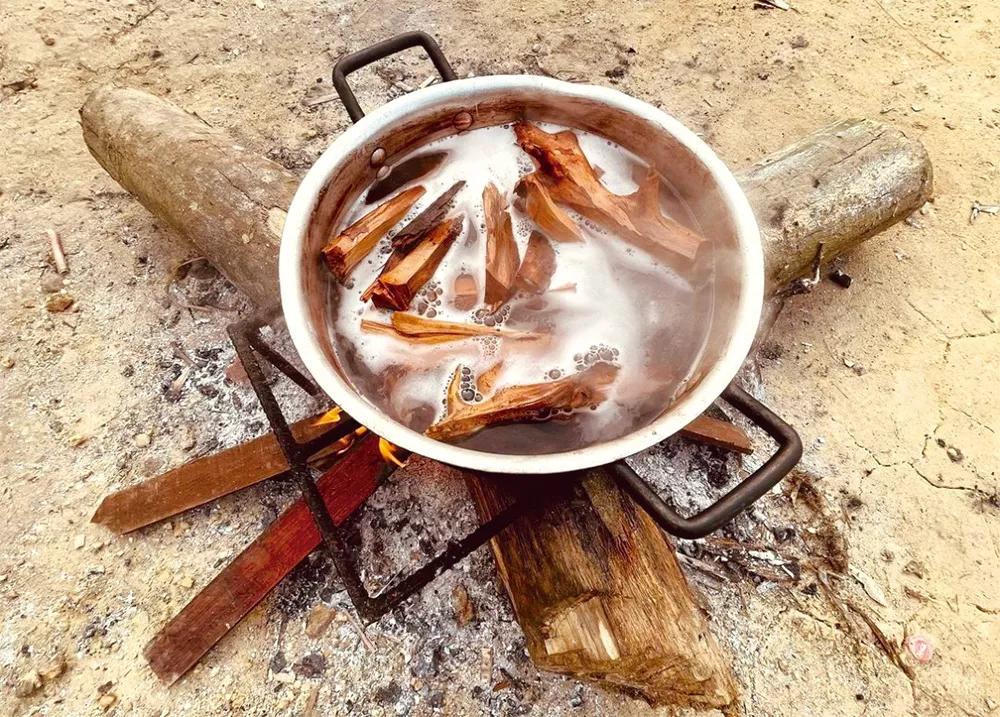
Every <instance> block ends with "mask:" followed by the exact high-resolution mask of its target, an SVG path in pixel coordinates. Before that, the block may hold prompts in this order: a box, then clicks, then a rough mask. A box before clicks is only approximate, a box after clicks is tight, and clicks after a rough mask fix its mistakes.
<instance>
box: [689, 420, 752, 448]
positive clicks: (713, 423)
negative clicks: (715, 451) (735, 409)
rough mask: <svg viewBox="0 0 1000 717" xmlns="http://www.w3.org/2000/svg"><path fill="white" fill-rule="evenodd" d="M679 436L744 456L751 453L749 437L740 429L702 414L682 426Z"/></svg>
mask: <svg viewBox="0 0 1000 717" xmlns="http://www.w3.org/2000/svg"><path fill="white" fill-rule="evenodd" d="M681 435H682V436H684V437H685V438H690V439H691V440H693V441H697V442H698V443H707V444H709V445H712V446H718V447H719V448H725V449H726V450H730V451H739V452H740V453H745V454H746V455H750V454H751V453H753V444H751V443H750V437H749V436H747V434H746V433H745V432H744V431H743V429H742V428H740V427H739V426H737V425H735V424H733V423H728V422H727V421H720V420H719V419H718V418H712V417H711V416H706V415H704V414H703V415H701V416H698V417H697V418H696V419H694V420H693V421H691V423H689V424H687V425H686V426H684V428H682V429H681Z"/></svg>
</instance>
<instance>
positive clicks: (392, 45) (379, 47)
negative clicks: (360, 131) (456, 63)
mask: <svg viewBox="0 0 1000 717" xmlns="http://www.w3.org/2000/svg"><path fill="white" fill-rule="evenodd" d="M411 47H422V48H424V52H426V53H427V56H428V57H430V58H431V62H433V63H434V67H435V68H437V71H438V74H440V75H441V80H442V82H450V81H451V80H454V79H456V75H455V71H454V70H453V69H451V65H450V64H449V63H448V60H447V59H446V58H445V56H444V53H443V52H441V47H440V46H439V45H438V44H437V42H435V41H434V38H433V37H431V36H430V35H428V34H427V33H426V32H404V33H402V34H401V35H396V36H395V37H390V38H389V39H388V40H383V41H382V42H377V43H375V44H374V45H372V46H371V47H366V48H365V49H363V50H358V51H357V52H352V53H351V54H350V55H344V56H343V57H341V58H340V59H339V60H338V61H337V64H336V65H334V66H333V86H334V88H335V89H336V90H337V94H338V95H340V101H341V102H343V103H344V109H346V110H347V114H348V115H349V116H350V118H351V121H352V122H357V121H358V120H360V119H361V118H362V117H364V116H365V113H364V112H363V111H362V110H361V105H360V104H358V98H357V97H355V96H354V92H353V91H352V90H351V87H350V85H348V84H347V76H348V75H349V74H351V73H352V72H354V71H355V70H360V69H361V68H362V67H364V66H366V65H370V64H372V63H373V62H375V61H377V60H381V59H384V58H386V57H388V56H389V55H395V54H396V53H397V52H402V51H403V50H408V49H409V48H411Z"/></svg>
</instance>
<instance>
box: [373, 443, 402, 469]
mask: <svg viewBox="0 0 1000 717" xmlns="http://www.w3.org/2000/svg"><path fill="white" fill-rule="evenodd" d="M398 450H399V448H397V447H396V446H394V445H393V444H391V443H389V441H387V440H385V439H384V438H379V439H378V452H379V453H381V454H382V459H383V460H384V461H385V462H386V463H395V464H396V465H397V466H399V467H400V468H402V467H404V466H405V465H406V461H401V460H399V458H397V457H396V451H398Z"/></svg>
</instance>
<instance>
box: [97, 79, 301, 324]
mask: <svg viewBox="0 0 1000 717" xmlns="http://www.w3.org/2000/svg"><path fill="white" fill-rule="evenodd" d="M80 122H81V125H82V126H83V139H84V141H85V142H86V143H87V147H88V148H89V149H90V153H91V154H92V155H94V158H95V159H96V160H97V161H98V163H99V164H100V165H101V166H102V167H104V169H106V170H107V172H108V174H110V175H111V176H112V177H113V178H114V179H115V181H117V182H118V183H119V184H120V185H122V186H123V187H125V189H127V190H128V191H129V192H131V193H132V194H134V195H135V197H136V198H137V199H138V200H139V201H140V202H142V204H143V206H144V207H146V209H148V210H149V211H150V212H151V213H152V214H153V215H154V216H156V217H157V218H158V219H161V220H163V221H165V222H166V223H167V224H169V225H170V226H171V227H172V228H173V229H174V230H175V231H177V233H179V234H180V235H181V236H183V237H184V238H185V239H187V240H188V241H189V242H191V244H193V245H194V246H195V247H197V248H198V250H199V251H200V252H201V254H202V256H204V257H206V258H208V259H209V260H210V261H211V262H212V263H213V264H215V266H216V268H218V269H219V271H221V272H222V273H223V274H224V275H225V276H226V278H227V279H229V280H230V281H231V282H233V284H235V285H236V286H238V287H239V288H240V289H241V290H242V291H243V293H245V294H246V295H247V296H248V297H249V298H250V300H251V301H253V302H254V303H255V304H257V305H258V306H266V305H268V304H273V303H274V302H275V300H276V298H275V297H277V296H278V244H279V243H280V241H281V230H282V227H283V226H284V223H285V212H286V210H287V209H288V205H289V204H290V203H291V201H292V196H293V195H294V194H295V189H296V188H297V187H298V185H299V178H298V177H296V176H295V175H294V174H292V173H291V172H289V171H288V170H286V169H285V168H284V167H282V166H281V165H279V164H276V163H274V162H272V161H270V160H268V159H265V158H264V157H261V156H259V155H257V154H255V153H254V152H249V151H247V149H246V148H244V147H241V146H240V145H239V144H238V143H237V142H236V141H234V140H233V139H232V138H231V137H230V136H229V135H227V134H226V133H224V132H220V131H219V130H217V129H213V128H212V127H210V126H208V125H207V124H205V122H203V121H202V120H200V119H198V118H196V117H194V116H192V115H189V114H188V113H187V112H184V111H183V110H182V109H180V108H179V107H177V105H175V104H172V103H170V102H167V101H166V100H163V99H160V98H159V97H155V96H154V95H151V94H149V93H148V92H142V91H141V90H134V89H122V88H117V87H113V86H111V85H107V86H104V87H101V88H99V89H97V90H95V91H94V92H93V93H92V94H91V95H90V96H89V97H88V98H87V101H86V103H85V104H84V106H83V108H82V109H81V110H80Z"/></svg>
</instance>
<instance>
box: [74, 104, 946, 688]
mask: <svg viewBox="0 0 1000 717" xmlns="http://www.w3.org/2000/svg"><path fill="white" fill-rule="evenodd" d="M81 120H82V125H83V133H84V139H85V140H86V142H87V146H88V147H89V149H90V151H91V153H92V154H93V155H94V157H95V158H96V159H97V161H98V162H99V163H100V164H101V166H103V167H104V168H105V169H106V170H107V171H108V172H109V173H110V174H111V176H112V177H114V178H115V179H116V180H117V181H118V182H119V183H120V184H121V185H122V186H123V187H125V188H126V189H127V190H128V191H130V192H131V193H132V194H134V195H135V196H136V197H137V198H138V199H139V200H140V201H141V202H142V203H143V204H144V205H145V206H146V207H147V208H148V209H149V210H150V211H151V212H153V214H154V215H156V216H157V217H159V218H160V219H162V220H164V221H165V222H167V223H168V224H169V225H170V226H172V227H173V228H174V229H176V230H177V231H178V233H179V234H180V235H181V236H183V237H185V238H187V239H188V240H189V241H191V242H192V243H194V244H195V245H196V246H197V247H198V248H199V250H200V252H201V254H202V255H203V256H206V257H207V258H209V260H210V261H212V262H213V263H214V264H215V265H216V266H218V267H219V268H220V269H221V270H222V271H223V272H224V273H225V274H226V276H228V277H229V278H230V279H231V280H232V281H233V282H234V283H235V284H236V285H237V286H239V287H241V288H242V289H243V290H244V291H245V292H246V293H247V295H248V296H249V297H250V298H251V299H252V300H254V301H255V302H257V303H259V304H263V305H269V304H272V303H273V302H275V301H276V300H277V297H278V290H277V286H278V282H277V248H278V238H279V234H280V232H279V231H278V228H279V227H280V223H281V218H282V217H283V211H284V209H285V207H287V206H288V203H289V202H290V200H291V197H292V194H293V193H294V190H295V187H296V185H297V182H298V178H297V177H296V176H295V175H293V174H292V173H291V172H288V171H286V170H284V169H282V168H281V167H280V166H278V165H277V164H274V163H273V162H269V161H267V160H265V159H261V158H259V157H258V156H256V155H254V153H253V152H251V151H248V150H246V149H244V148H242V147H240V146H238V145H237V144H236V142H235V141H233V140H232V139H230V138H229V137H228V136H227V135H226V134H225V133H223V132H221V131H219V130H216V129H212V128H209V127H207V126H206V125H205V124H204V123H202V122H201V121H200V120H198V119H197V118H195V117H192V116H190V115H187V114H186V113H184V112H183V111H182V110H180V109H179V108H177V107H176V106H175V105H172V104H171V103H169V102H166V101H164V100H162V99H159V98H156V97H154V96H152V95H149V94H148V93H145V92H141V91H138V90H133V89H116V88H113V87H103V88H100V89H98V90H96V91H95V92H94V93H93V94H91V96H90V97H89V98H88V100H87V102H86V104H85V105H84V107H83V109H82V111H81ZM740 179H741V181H742V183H743V186H744V188H745V189H746V191H747V193H748V195H749V196H750V197H751V201H752V202H753V205H754V207H755V209H756V211H757V213H758V217H759V218H760V222H761V226H762V228H763V239H764V246H765V254H766V256H767V272H768V277H769V279H770V286H771V288H772V291H773V290H777V289H780V288H781V287H782V286H783V285H785V284H787V283H788V282H790V281H792V280H794V279H796V278H798V277H800V276H803V275H804V274H805V273H806V272H808V270H809V267H810V265H811V264H810V262H811V260H812V257H814V256H815V255H816V250H817V246H818V244H819V242H824V243H825V245H826V247H827V248H826V252H825V258H826V259H827V260H831V259H833V258H834V256H836V255H838V254H842V253H844V252H847V251H849V250H850V249H852V248H853V247H855V246H857V245H858V244H859V243H860V242H862V241H863V240H864V239H866V238H868V237H869V236H871V235H872V234H873V233H875V232H877V231H880V230H881V229H884V228H886V227H887V226H889V225H891V224H893V223H895V222H898V221H900V220H902V219H903V218H904V217H906V216H907V215H909V214H910V213H911V212H912V211H914V210H915V209H917V208H918V207H920V206H921V205H922V204H923V202H924V201H926V199H927V198H928V196H929V195H930V190H931V181H930V180H931V169H930V161H929V159H928V157H927V153H926V151H925V150H924V148H923V147H922V146H921V145H920V143H919V142H917V141H916V140H912V139H909V138H907V137H905V136H904V135H903V134H902V133H901V132H899V131H898V130H894V129H892V128H889V127H887V126H885V125H882V124H879V123H877V122H873V121H869V120H862V121H848V122H844V123H841V124H840V125H835V126H833V127H830V128H826V129H823V130H820V131H818V132H817V133H815V134H813V135H811V136H810V137H807V138H805V139H803V140H802V141H800V142H798V143H796V144H795V145H793V147H791V148H789V149H788V150H785V151H782V152H779V153H777V154H776V155H773V156H771V157H769V158H767V159H765V160H763V161H762V162H761V163H758V164H757V165H755V166H754V167H752V168H750V169H749V170H748V171H746V172H744V173H742V174H741V175H740ZM817 179H818V180H819V184H818V186H817V185H816V180H817ZM779 208H780V211H777V209H779ZM269 219H270V221H269ZM244 236H245V237H248V238H249V242H245V241H244V239H243V237H244ZM470 485H471V487H472V492H473V495H474V498H475V502H476V505H477V508H478V509H479V512H480V514H481V515H482V516H483V518H484V519H485V518H488V517H489V516H491V515H494V514H495V513H496V511H497V510H498V509H499V507H500V506H502V505H504V504H506V503H507V501H508V500H509V495H510V493H511V492H512V490H513V486H516V485H517V484H516V483H510V482H498V481H491V482H489V483H487V482H486V481H484V480H481V479H470ZM493 551H494V555H495V556H496V557H497V561H498V566H499V568H500V573H501V578H502V580H503V582H504V585H505V587H506V588H507V591H508V593H509V595H510V598H511V602H512V604H513V606H514V611H515V613H516V615H517V618H518V621H519V622H520V624H521V627H522V629H523V630H524V633H525V636H526V638H527V644H528V650H529V652H530V653H531V656H532V658H533V659H534V661H535V663H536V664H537V665H538V666H540V667H542V668H544V669H549V670H554V671H557V672H561V673H564V674H568V675H571V676H574V677H581V678H582V677H586V678H588V679H592V680H595V681H597V682H599V683H601V684H605V685H611V686H625V687H627V688H628V689H629V690H630V691H632V692H633V693H635V694H640V695H642V696H643V697H645V698H646V699H648V700H649V701H650V702H653V703H656V704H667V703H670V704H675V705H698V706H708V707H723V706H726V705H730V704H732V703H733V702H734V701H735V700H736V699H737V690H736V686H735V680H734V678H733V675H732V672H731V670H730V668H729V666H728V660H727V659H726V658H725V657H724V656H723V654H722V652H721V651H720V649H719V647H718V645H717V644H716V642H715V640H714V638H713V637H712V635H711V633H710V632H709V630H708V628H707V624H706V622H705V619H704V617H703V616H702V615H701V613H700V612H699V610H698V609H697V607H696V606H695V603H694V600H693V599H692V596H691V592H690V588H689V587H688V585H687V583H686V581H685V580H684V576H683V575H682V573H681V572H680V569H679V567H678V564H677V560H676V557H675V556H674V554H673V551H672V550H671V549H670V546H669V544H668V543H667V542H666V541H665V539H664V537H663V535H662V534H661V533H660V531H658V530H657V529H656V526H655V525H654V524H653V523H652V521H651V520H650V519H649V518H648V517H647V516H646V515H645V514H644V513H643V512H642V511H641V510H639V509H638V508H637V507H636V506H635V504H634V503H633V502H632V501H631V500H630V499H628V498H627V497H625V496H624V494H623V493H622V492H621V491H620V490H619V489H618V488H617V487H616V485H615V484H614V483H613V482H612V481H611V479H610V478H609V477H607V476H606V475H604V474H603V473H600V472H597V473H592V474H590V476H589V477H588V478H587V479H586V481H584V483H583V484H582V485H581V488H580V489H579V490H578V491H577V493H576V496H575V498H574V500H572V501H570V502H567V503H564V504H561V505H556V506H554V507H553V508H552V509H550V510H549V511H547V513H546V515H545V516H544V519H542V520H538V519H536V520H532V521H526V522H521V523H518V524H516V525H514V526H512V527H511V528H509V529H508V530H506V531H505V532H504V533H503V534H501V535H500V536H499V537H498V538H497V539H496V540H495V541H494V543H493Z"/></svg>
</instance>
